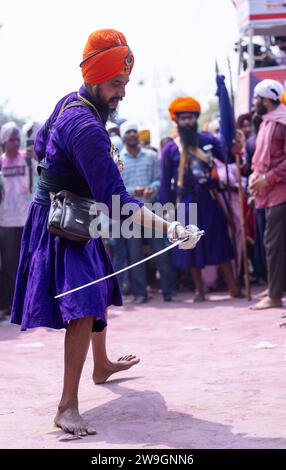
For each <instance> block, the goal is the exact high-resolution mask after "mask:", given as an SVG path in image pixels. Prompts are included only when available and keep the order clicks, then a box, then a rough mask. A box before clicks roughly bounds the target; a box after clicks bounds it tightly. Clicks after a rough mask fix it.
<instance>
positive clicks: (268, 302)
mask: <svg viewBox="0 0 286 470" xmlns="http://www.w3.org/2000/svg"><path fill="white" fill-rule="evenodd" d="M281 307H283V303H282V300H280V299H271V298H270V297H268V296H267V297H264V299H262V300H260V302H257V304H255V305H252V306H251V307H250V309H251V310H265V309H266V308H281Z"/></svg>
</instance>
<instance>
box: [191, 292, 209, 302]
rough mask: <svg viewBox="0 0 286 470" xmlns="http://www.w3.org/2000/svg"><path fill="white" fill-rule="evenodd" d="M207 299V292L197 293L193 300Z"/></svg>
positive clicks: (203, 300)
mask: <svg viewBox="0 0 286 470" xmlns="http://www.w3.org/2000/svg"><path fill="white" fill-rule="evenodd" d="M205 300H206V297H205V294H200V293H197V294H195V296H194V299H193V302H205Z"/></svg>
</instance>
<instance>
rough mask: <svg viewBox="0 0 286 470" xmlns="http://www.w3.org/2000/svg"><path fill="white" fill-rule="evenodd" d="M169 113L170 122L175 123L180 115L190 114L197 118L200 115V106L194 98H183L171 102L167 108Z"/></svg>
mask: <svg viewBox="0 0 286 470" xmlns="http://www.w3.org/2000/svg"><path fill="white" fill-rule="evenodd" d="M169 113H170V117H171V119H172V121H176V122H177V120H178V117H179V115H180V114H181V113H192V114H193V115H194V116H196V117H197V118H198V117H199V115H200V113H201V105H200V103H199V102H198V101H197V100H195V99H194V98H191V97H189V96H183V97H182V98H176V99H175V100H174V101H172V103H171V104H170V106H169Z"/></svg>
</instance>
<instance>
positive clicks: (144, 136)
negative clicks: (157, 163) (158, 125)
mask: <svg viewBox="0 0 286 470" xmlns="http://www.w3.org/2000/svg"><path fill="white" fill-rule="evenodd" d="M139 138H140V140H141V141H142V142H145V141H146V140H150V139H151V132H150V131H149V129H142V130H141V131H140V132H139Z"/></svg>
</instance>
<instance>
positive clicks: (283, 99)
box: [281, 91, 286, 105]
mask: <svg viewBox="0 0 286 470" xmlns="http://www.w3.org/2000/svg"><path fill="white" fill-rule="evenodd" d="M281 103H282V104H285V105H286V91H283V93H282V95H281Z"/></svg>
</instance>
